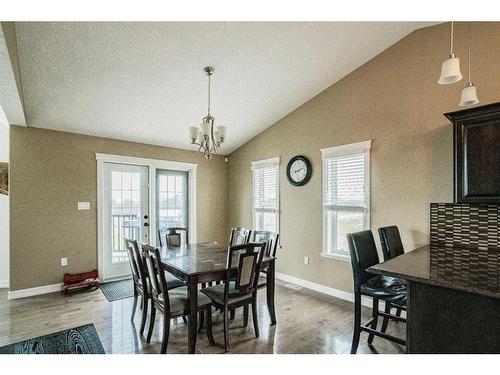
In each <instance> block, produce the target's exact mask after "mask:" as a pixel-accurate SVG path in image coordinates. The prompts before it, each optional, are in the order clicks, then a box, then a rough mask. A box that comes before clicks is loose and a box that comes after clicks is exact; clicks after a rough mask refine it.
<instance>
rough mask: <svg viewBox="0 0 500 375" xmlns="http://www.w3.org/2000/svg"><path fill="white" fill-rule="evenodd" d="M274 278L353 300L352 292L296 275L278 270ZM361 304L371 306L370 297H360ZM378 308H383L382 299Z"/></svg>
mask: <svg viewBox="0 0 500 375" xmlns="http://www.w3.org/2000/svg"><path fill="white" fill-rule="evenodd" d="M276 278H277V279H279V280H282V281H286V282H287V283H291V284H295V285H299V286H301V287H304V288H307V289H311V290H314V291H315V292H320V293H323V294H327V295H329V296H332V297H337V298H340V299H343V300H346V301H349V302H354V294H353V293H349V292H345V291H343V290H340V289H335V288H332V287H329V286H326V285H322V284H318V283H314V282H312V281H308V280H304V279H300V278H298V277H295V276H290V275H286V274H284V273H280V272H276ZM361 304H362V305H363V306H366V307H370V308H371V307H372V299H371V298H365V297H362V298H361ZM379 308H382V309H383V308H384V302H383V301H380V307H379Z"/></svg>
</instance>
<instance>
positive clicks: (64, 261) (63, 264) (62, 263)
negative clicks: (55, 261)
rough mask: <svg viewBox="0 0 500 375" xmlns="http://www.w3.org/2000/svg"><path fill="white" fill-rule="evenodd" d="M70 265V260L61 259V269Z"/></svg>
mask: <svg viewBox="0 0 500 375" xmlns="http://www.w3.org/2000/svg"><path fill="white" fill-rule="evenodd" d="M67 265H68V258H61V267H66V266H67Z"/></svg>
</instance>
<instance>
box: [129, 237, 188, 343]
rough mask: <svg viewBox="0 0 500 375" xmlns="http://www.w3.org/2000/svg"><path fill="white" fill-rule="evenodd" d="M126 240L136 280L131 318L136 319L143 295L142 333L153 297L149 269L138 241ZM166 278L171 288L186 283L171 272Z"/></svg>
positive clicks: (141, 332) (133, 278) (133, 276)
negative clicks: (138, 301) (138, 305)
mask: <svg viewBox="0 0 500 375" xmlns="http://www.w3.org/2000/svg"><path fill="white" fill-rule="evenodd" d="M124 241H125V247H126V249H127V253H128V259H129V263H130V268H131V270H132V280H133V282H134V305H133V307H132V316H131V318H130V319H131V320H133V319H134V315H135V310H136V308H137V299H138V297H139V296H141V297H142V303H141V306H142V320H141V328H140V330H139V333H140V334H141V335H142V334H143V333H144V327H145V325H146V319H147V313H148V304H149V303H148V302H149V300H150V299H151V290H150V289H151V287H150V283H149V277H148V270H147V268H146V266H145V264H144V259H145V258H144V254H143V253H142V252H141V251H140V250H139V245H138V243H137V241H136V240H132V239H130V238H125V237H124ZM165 278H166V280H167V282H168V287H169V288H170V289H174V288H178V287H181V286H185V285H186V283H185V282H184V281H183V280H181V279H178V278H177V277H175V276H173V275H171V274H169V273H165Z"/></svg>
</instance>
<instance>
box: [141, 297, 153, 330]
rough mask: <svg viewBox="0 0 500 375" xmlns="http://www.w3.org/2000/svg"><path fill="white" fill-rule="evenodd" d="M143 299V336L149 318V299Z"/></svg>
mask: <svg viewBox="0 0 500 375" xmlns="http://www.w3.org/2000/svg"><path fill="white" fill-rule="evenodd" d="M142 298H143V299H144V308H143V309H142V320H141V329H140V330H139V333H140V334H141V335H142V334H143V333H144V327H146V319H147V317H148V298H147V297H145V296H144V297H142ZM151 302H152V301H151Z"/></svg>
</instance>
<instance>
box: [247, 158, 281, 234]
mask: <svg viewBox="0 0 500 375" xmlns="http://www.w3.org/2000/svg"><path fill="white" fill-rule="evenodd" d="M279 162H280V159H279V157H277V158H273V159H267V160H259V161H254V162H252V179H253V228H254V230H267V231H271V232H275V233H278V232H279Z"/></svg>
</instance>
